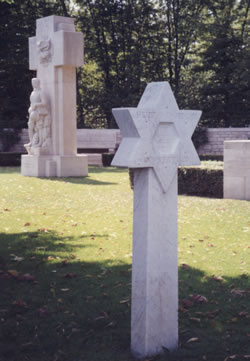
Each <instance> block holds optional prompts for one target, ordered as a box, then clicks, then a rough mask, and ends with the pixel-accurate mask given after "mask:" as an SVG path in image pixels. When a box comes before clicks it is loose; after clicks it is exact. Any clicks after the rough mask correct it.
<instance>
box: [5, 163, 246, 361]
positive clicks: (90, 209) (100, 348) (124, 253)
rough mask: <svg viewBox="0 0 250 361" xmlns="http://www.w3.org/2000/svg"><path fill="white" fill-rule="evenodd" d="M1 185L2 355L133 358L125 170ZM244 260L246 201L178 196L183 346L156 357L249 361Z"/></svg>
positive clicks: (8, 178) (91, 360) (8, 179)
mask: <svg viewBox="0 0 250 361" xmlns="http://www.w3.org/2000/svg"><path fill="white" fill-rule="evenodd" d="M0 184H1V187H0V361H26V360H27V361H29V360H30V361H70V360H72V361H131V360H133V358H132V356H131V355H130V293H131V283H130V282H131V250H132V202H133V192H132V191H131V189H130V186H129V177H128V172H127V171H126V170H118V169H115V168H94V167H90V170H89V176H88V177H86V178H69V179H53V180H52V179H41V178H40V179H39V178H30V177H22V176H21V175H20V174H19V169H18V168H0ZM249 261H250V202H245V201H233V200H221V199H220V200H219V199H208V198H197V197H184V196H180V197H179V298H180V311H179V334H180V347H179V349H178V350H177V351H176V352H174V353H171V354H169V353H167V352H166V353H165V354H163V355H160V356H157V357H155V358H152V360H155V361H168V360H171V361H181V360H182V361H184V360H189V361H196V360H209V361H223V360H225V359H227V360H231V359H234V360H246V359H247V358H246V356H247V355H250V328H249V324H250V301H249V298H250V282H249V271H250V269H249ZM25 274H26V276H25V277H26V280H22V276H23V275H25ZM27 274H28V275H29V276H27ZM25 277H24V279H25ZM29 277H30V278H32V277H34V279H33V280H32V279H31V280H30V281H28V280H27V278H29ZM192 295H201V296H204V297H206V299H207V300H208V302H207V303H205V302H203V303H198V302H192ZM230 356H231V358H229V357H230Z"/></svg>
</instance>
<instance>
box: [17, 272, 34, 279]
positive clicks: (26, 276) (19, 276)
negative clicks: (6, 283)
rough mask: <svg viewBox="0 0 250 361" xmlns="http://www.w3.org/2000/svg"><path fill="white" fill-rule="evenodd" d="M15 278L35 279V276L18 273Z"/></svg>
mask: <svg viewBox="0 0 250 361" xmlns="http://www.w3.org/2000/svg"><path fill="white" fill-rule="evenodd" d="M17 279H18V281H35V277H34V276H32V275H31V274H29V273H25V274H19V275H18V277H17Z"/></svg>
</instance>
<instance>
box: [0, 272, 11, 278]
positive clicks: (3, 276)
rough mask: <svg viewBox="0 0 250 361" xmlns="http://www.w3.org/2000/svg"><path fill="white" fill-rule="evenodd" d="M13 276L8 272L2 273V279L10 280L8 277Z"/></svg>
mask: <svg viewBox="0 0 250 361" xmlns="http://www.w3.org/2000/svg"><path fill="white" fill-rule="evenodd" d="M11 277H12V276H11V275H9V274H8V273H2V274H0V279H2V280H8V279H10V278H11Z"/></svg>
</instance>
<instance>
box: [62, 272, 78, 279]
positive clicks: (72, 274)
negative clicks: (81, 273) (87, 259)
mask: <svg viewBox="0 0 250 361" xmlns="http://www.w3.org/2000/svg"><path fill="white" fill-rule="evenodd" d="M75 277H76V273H65V274H64V275H63V278H75Z"/></svg>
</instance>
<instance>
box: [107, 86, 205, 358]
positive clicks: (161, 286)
mask: <svg viewBox="0 0 250 361" xmlns="http://www.w3.org/2000/svg"><path fill="white" fill-rule="evenodd" d="M113 114H114V116H115V118H116V121H117V123H118V125H119V127H120V129H121V135H122V137H123V138H122V142H121V145H120V147H119V149H118V151H117V153H116V155H115V157H114V160H113V162H112V165H114V166H119V167H129V168H134V175H135V178H134V225H133V266H132V314H131V349H132V353H133V354H134V355H135V356H136V357H138V358H141V357H146V356H152V355H155V354H157V353H160V352H162V351H163V349H164V348H167V349H169V350H173V349H175V348H177V346H178V265H177V167H178V165H186V164H188V165H191V164H199V157H198V155H197V153H196V151H195V148H194V146H193V144H192V141H191V135H192V133H193V131H194V128H195V126H196V124H197V122H198V120H199V118H200V115H201V112H200V111H182V110H179V108H178V105H177V103H176V101H175V98H174V95H173V93H172V91H171V88H170V86H169V84H168V83H167V82H156V83H150V84H148V86H147V87H146V89H145V91H144V93H143V96H142V98H141V100H140V102H139V104H138V107H137V108H125V109H113Z"/></svg>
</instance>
